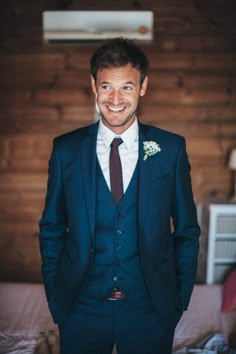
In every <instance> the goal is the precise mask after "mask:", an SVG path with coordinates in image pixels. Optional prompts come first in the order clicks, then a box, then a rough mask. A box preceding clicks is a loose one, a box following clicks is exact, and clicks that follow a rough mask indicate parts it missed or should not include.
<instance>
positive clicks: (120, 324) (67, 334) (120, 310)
mask: <svg viewBox="0 0 236 354" xmlns="http://www.w3.org/2000/svg"><path fill="white" fill-rule="evenodd" d="M59 333H60V346H61V354H111V353H112V349H113V347H114V344H116V348H117V352H118V354H134V353H135V354H170V353H171V352H172V342H173V336H174V328H168V325H167V324H166V325H165V324H164V323H163V321H161V319H160V318H159V316H158V314H157V312H156V311H155V309H154V307H153V305H152V303H151V301H150V299H148V298H146V299H144V300H143V301H142V302H140V301H139V302H135V303H133V302H131V301H127V300H119V301H112V300H105V301H103V302H102V301H98V300H95V299H93V298H89V297H87V296H81V297H80V298H79V301H78V302H77V304H76V306H75V308H74V310H73V311H72V312H71V314H70V315H69V316H68V317H67V318H66V319H65V320H64V322H63V323H62V324H61V325H60V326H59Z"/></svg>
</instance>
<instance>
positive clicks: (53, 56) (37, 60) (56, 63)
mask: <svg viewBox="0 0 236 354" xmlns="http://www.w3.org/2000/svg"><path fill="white" fill-rule="evenodd" d="M64 68H65V56H64V54H63V53H45V54H44V53H41V54H40V53H37V54H34V53H23V52H21V53H18V54H15V53H14V54H12V55H10V54H4V53H3V54H2V55H1V57H0V70H1V71H5V70H8V69H9V70H11V71H12V70H13V73H14V72H20V71H21V70H26V69H27V70H28V73H30V72H31V71H32V72H37V71H39V72H41V71H45V70H46V71H48V72H49V70H50V69H51V70H53V72H55V71H56V70H62V69H64Z"/></svg>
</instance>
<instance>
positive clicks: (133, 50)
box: [90, 37, 149, 83]
mask: <svg viewBox="0 0 236 354" xmlns="http://www.w3.org/2000/svg"><path fill="white" fill-rule="evenodd" d="M127 64H131V65H132V66H133V67H134V68H136V69H137V70H139V71H140V81H141V83H142V82H143V80H144V79H145V77H146V76H147V75H148V71H149V60H148V58H147V56H146V55H145V54H144V52H143V51H142V50H141V49H140V48H139V47H138V46H137V45H136V44H135V43H134V42H133V41H131V40H129V39H127V38H123V37H117V38H112V39H108V40H106V41H104V42H103V44H102V45H101V46H100V47H98V49H97V50H96V51H95V52H94V54H93V55H92V57H91V60H90V71H91V74H92V76H93V78H94V80H95V81H96V79H97V72H98V70H99V69H103V68H111V67H121V66H125V65H127Z"/></svg>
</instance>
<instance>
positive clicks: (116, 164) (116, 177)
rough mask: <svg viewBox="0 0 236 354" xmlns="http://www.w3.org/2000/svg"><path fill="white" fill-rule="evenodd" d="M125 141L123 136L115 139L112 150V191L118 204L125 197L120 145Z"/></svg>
mask: <svg viewBox="0 0 236 354" xmlns="http://www.w3.org/2000/svg"><path fill="white" fill-rule="evenodd" d="M122 143H123V140H122V139H121V138H115V139H113V141H112V143H111V151H110V182H111V193H112V195H113V198H114V199H115V202H116V205H119V203H120V200H121V198H122V197H123V181H122V167H121V161H120V155H119V150H118V146H119V145H120V144H122Z"/></svg>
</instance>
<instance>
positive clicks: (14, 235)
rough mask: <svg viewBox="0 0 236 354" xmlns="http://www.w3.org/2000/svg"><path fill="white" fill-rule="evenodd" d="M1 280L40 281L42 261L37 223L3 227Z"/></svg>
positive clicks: (10, 224)
mask: <svg viewBox="0 0 236 354" xmlns="http://www.w3.org/2000/svg"><path fill="white" fill-rule="evenodd" d="M0 269H1V270H0V279H1V280H17V281H39V280H40V277H41V276H40V270H41V259H40V254H39V243H38V226H37V224H36V223H34V222H31V223H29V222H28V223H21V222H14V223H12V222H11V223H8V224H3V225H1V258H0Z"/></svg>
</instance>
